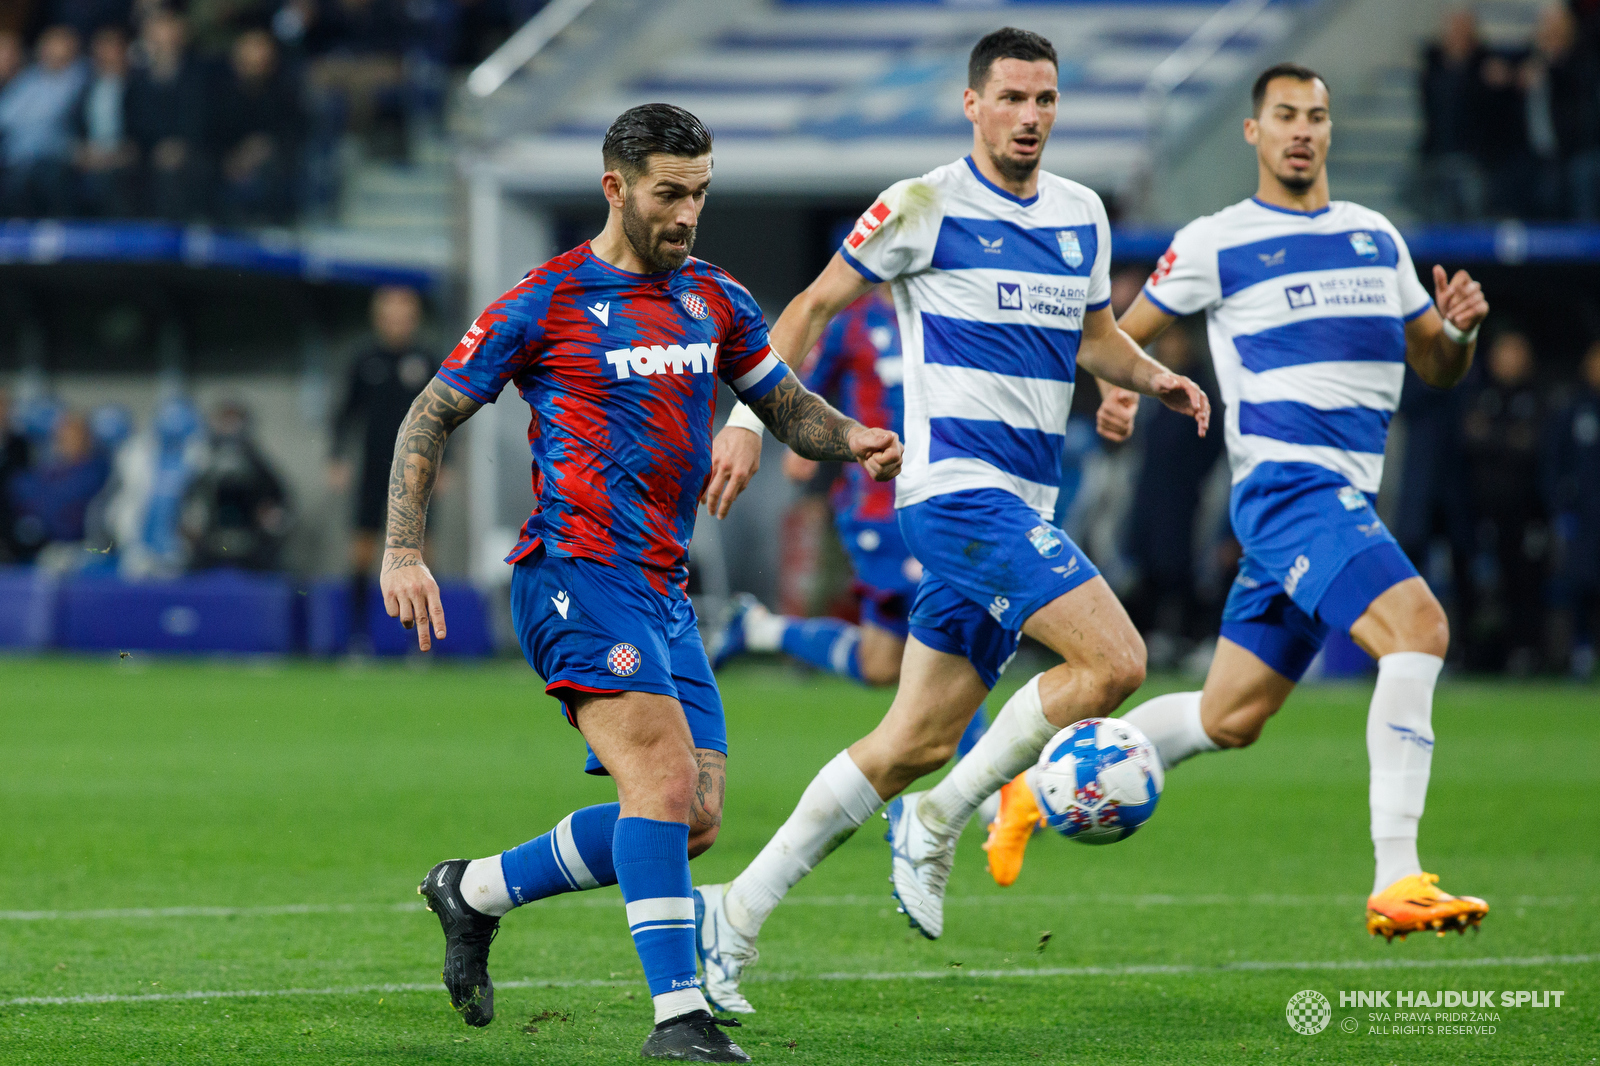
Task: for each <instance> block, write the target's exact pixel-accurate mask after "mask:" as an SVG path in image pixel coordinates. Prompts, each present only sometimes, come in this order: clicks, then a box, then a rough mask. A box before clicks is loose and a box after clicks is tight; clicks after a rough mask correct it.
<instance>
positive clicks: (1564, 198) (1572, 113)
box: [1521, 5, 1600, 219]
mask: <svg viewBox="0 0 1600 1066" xmlns="http://www.w3.org/2000/svg"><path fill="white" fill-rule="evenodd" d="M1521 80H1522V86H1523V90H1524V92H1525V93H1526V99H1527V106H1528V119H1527V122H1528V142H1529V147H1530V148H1531V150H1532V152H1533V156H1534V158H1535V159H1536V160H1537V161H1538V167H1537V169H1536V171H1535V172H1534V173H1535V176H1536V178H1535V180H1534V181H1533V182H1531V183H1530V184H1532V185H1533V186H1534V187H1535V191H1534V198H1533V206H1534V207H1535V208H1536V210H1537V211H1538V212H1539V213H1540V214H1543V215H1547V216H1551V217H1560V216H1563V215H1575V216H1577V217H1579V218H1583V219H1592V218H1595V217H1596V216H1597V214H1600V205H1597V204H1596V197H1597V196H1600V185H1597V183H1600V128H1597V125H1600V97H1597V93H1600V78H1597V77H1596V72H1595V61H1594V57H1592V56H1590V55H1589V54H1588V53H1587V52H1585V51H1584V50H1582V49H1580V48H1579V47H1578V24H1577V20H1576V19H1574V18H1573V16H1572V13H1571V12H1570V11H1568V10H1566V9H1565V8H1561V7H1556V6H1554V5H1551V6H1549V7H1546V8H1545V9H1544V10H1543V11H1542V12H1540V14H1539V25H1538V29H1537V30H1536V31H1535V33H1534V38H1533V51H1532V53H1531V54H1530V55H1529V56H1528V58H1527V60H1526V61H1524V63H1523V65H1522V71H1521Z"/></svg>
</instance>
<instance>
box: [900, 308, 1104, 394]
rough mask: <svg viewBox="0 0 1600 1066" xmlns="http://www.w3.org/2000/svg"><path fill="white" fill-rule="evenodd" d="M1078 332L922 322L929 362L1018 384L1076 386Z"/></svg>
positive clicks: (934, 319) (930, 318)
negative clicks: (1029, 381) (1043, 382)
mask: <svg viewBox="0 0 1600 1066" xmlns="http://www.w3.org/2000/svg"><path fill="white" fill-rule="evenodd" d="M1079 338H1080V334H1079V333H1078V332H1077V331H1076V330H1060V329H1043V328H1040V327H1038V326H1023V325H1010V324H1002V323H995V322H972V321H969V320H967V319H964V318H947V317H945V316H944V315H929V314H924V315H923V316H922V349H923V356H922V357H923V361H924V362H927V363H943V364H944V365H946V366H966V367H971V368H973V369H974V370H987V371H990V372H991V373H995V374H1007V375H1010V376H1011V377H1018V378H1039V379H1043V380H1046V381H1072V380H1073V376H1074V374H1075V372H1076V361H1077V360H1076V356H1077V354H1078V340H1079Z"/></svg>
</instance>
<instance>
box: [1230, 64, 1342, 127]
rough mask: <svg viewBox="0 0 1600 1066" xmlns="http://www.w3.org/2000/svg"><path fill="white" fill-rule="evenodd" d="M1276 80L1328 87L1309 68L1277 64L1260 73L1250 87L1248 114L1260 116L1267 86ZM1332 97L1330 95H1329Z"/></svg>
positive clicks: (1323, 79)
mask: <svg viewBox="0 0 1600 1066" xmlns="http://www.w3.org/2000/svg"><path fill="white" fill-rule="evenodd" d="M1278 78H1293V79H1294V80H1295V81H1320V82H1322V87H1323V88H1324V89H1326V88H1327V87H1328V82H1327V79H1325V78H1323V76H1322V75H1321V74H1318V73H1317V72H1316V71H1314V70H1312V69H1311V68H1310V67H1302V66H1301V65H1300V64H1299V63H1278V64H1276V65H1275V66H1270V67H1268V68H1267V69H1266V70H1263V71H1262V72H1261V76H1260V77H1258V78H1257V79H1256V83H1255V84H1254V85H1252V86H1250V113H1251V114H1252V115H1256V116H1258V117H1259V116H1260V114H1261V105H1262V104H1264V103H1266V101H1267V86H1268V85H1271V84H1272V83H1273V82H1274V81H1275V80H1277V79H1278ZM1329 95H1330V96H1331V95H1332V94H1331V93H1330V94H1329Z"/></svg>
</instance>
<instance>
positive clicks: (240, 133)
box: [211, 30, 303, 224]
mask: <svg viewBox="0 0 1600 1066" xmlns="http://www.w3.org/2000/svg"><path fill="white" fill-rule="evenodd" d="M302 130H303V122H302V119H301V114H300V102H299V99H298V93H297V92H296V90H295V87H294V86H293V85H290V84H289V83H288V82H287V80H286V79H285V78H284V77H283V76H282V73H281V71H280V69H279V65H278V46H277V44H276V43H275V42H274V41H273V39H272V35H271V34H270V33H268V32H267V31H265V30H249V31H247V32H245V33H243V34H241V35H240V36H239V39H238V40H237V41H235V42H234V45H233V54H232V64H231V67H230V72H229V76H228V77H227V78H226V79H225V81H224V82H223V85H222V87H221V89H220V91H219V92H218V93H217V99H216V106H215V107H214V108H213V109H212V121H211V151H212V153H213V154H214V155H215V157H216V159H217V160H218V168H219V171H220V177H221V187H220V189H219V191H218V217H219V218H220V220H221V221H223V222H227V223H242V222H272V223H278V224H282V223H285V222H287V221H289V217H290V215H291V213H292V207H293V188H294V174H295V166H296V161H297V159H298V156H299V151H300V139H301V134H302Z"/></svg>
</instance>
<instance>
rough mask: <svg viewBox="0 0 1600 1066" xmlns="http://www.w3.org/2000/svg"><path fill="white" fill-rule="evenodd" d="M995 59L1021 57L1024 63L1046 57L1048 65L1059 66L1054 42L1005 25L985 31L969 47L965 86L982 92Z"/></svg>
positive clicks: (1057, 67)
mask: <svg viewBox="0 0 1600 1066" xmlns="http://www.w3.org/2000/svg"><path fill="white" fill-rule="evenodd" d="M997 59H1020V60H1022V61H1024V62H1026V63H1032V62H1035V61H1037V60H1040V59H1048V60H1049V61H1050V65H1051V66H1053V67H1055V68H1056V69H1057V70H1059V69H1061V64H1060V62H1059V61H1058V60H1057V59H1056V46H1055V45H1053V44H1051V43H1050V42H1049V41H1048V40H1046V39H1045V38H1043V37H1041V36H1039V35H1038V34H1037V33H1034V32H1033V31H1031V30H1019V29H1015V28H1013V27H1011V26H1006V27H1003V28H1001V29H998V30H995V31H994V32H993V33H989V34H985V35H984V36H983V37H982V38H981V39H980V40H979V41H978V43H977V44H975V45H973V46H972V55H971V56H970V57H968V59H967V88H969V89H971V90H972V91H973V92H979V93H981V92H983V87H984V86H985V85H988V84H989V71H990V70H991V69H992V68H993V67H994V64H995V60H997Z"/></svg>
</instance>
